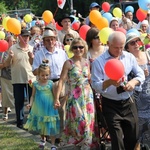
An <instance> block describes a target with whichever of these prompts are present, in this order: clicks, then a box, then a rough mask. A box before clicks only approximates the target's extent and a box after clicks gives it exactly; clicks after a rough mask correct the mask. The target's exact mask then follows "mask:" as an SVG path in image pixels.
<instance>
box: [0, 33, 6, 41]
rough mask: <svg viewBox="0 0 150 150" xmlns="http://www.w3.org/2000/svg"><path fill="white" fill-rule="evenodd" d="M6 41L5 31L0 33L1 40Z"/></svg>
mask: <svg viewBox="0 0 150 150" xmlns="http://www.w3.org/2000/svg"><path fill="white" fill-rule="evenodd" d="M4 39H5V33H4V32H3V31H0V40H4Z"/></svg>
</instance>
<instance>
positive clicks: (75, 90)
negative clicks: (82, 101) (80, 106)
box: [73, 87, 81, 99]
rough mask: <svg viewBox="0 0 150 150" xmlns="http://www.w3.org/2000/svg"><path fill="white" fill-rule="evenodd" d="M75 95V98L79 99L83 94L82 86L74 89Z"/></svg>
mask: <svg viewBox="0 0 150 150" xmlns="http://www.w3.org/2000/svg"><path fill="white" fill-rule="evenodd" d="M73 95H74V98H75V99H78V98H79V97H80V95H81V88H80V87H76V88H75V89H74V90H73Z"/></svg>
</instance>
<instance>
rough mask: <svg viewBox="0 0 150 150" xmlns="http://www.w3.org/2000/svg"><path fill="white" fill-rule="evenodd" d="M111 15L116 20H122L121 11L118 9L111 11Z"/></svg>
mask: <svg viewBox="0 0 150 150" xmlns="http://www.w3.org/2000/svg"><path fill="white" fill-rule="evenodd" d="M113 15H114V16H115V17H118V18H122V10H121V9H120V8H119V7H116V8H114V9H113Z"/></svg>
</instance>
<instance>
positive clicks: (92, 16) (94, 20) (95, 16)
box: [89, 10, 102, 24]
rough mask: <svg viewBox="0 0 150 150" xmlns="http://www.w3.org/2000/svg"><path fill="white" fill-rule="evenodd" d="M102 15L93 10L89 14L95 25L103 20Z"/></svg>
mask: <svg viewBox="0 0 150 150" xmlns="http://www.w3.org/2000/svg"><path fill="white" fill-rule="evenodd" d="M101 17H102V16H101V13H100V12H99V11H98V10H92V11H90V14H89V20H90V21H91V22H92V23H93V24H95V23H96V22H97V19H99V18H101Z"/></svg>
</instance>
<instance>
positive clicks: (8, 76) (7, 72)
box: [0, 52, 11, 80]
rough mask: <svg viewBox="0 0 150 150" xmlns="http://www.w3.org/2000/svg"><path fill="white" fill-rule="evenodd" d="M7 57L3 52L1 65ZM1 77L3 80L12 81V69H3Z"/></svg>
mask: <svg viewBox="0 0 150 150" xmlns="http://www.w3.org/2000/svg"><path fill="white" fill-rule="evenodd" d="M5 57H6V55H5V53H4V52H3V53H2V54H1V60H0V63H2V62H3V59H5ZM1 77H2V78H5V79H8V80H11V68H10V67H4V68H2V69H1Z"/></svg>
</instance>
